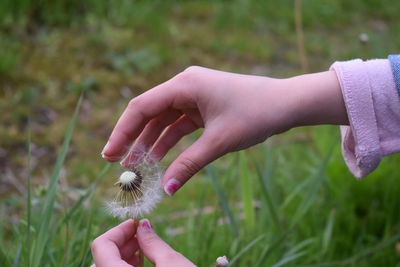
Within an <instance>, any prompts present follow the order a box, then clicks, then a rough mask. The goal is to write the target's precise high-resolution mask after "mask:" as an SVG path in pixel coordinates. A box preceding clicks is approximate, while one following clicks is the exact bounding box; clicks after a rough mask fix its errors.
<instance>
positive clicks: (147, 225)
mask: <svg viewBox="0 0 400 267" xmlns="http://www.w3.org/2000/svg"><path fill="white" fill-rule="evenodd" d="M138 229H140V230H142V231H146V232H148V231H152V230H153V226H152V225H151V222H150V221H149V220H148V219H142V220H140V221H139V228H138Z"/></svg>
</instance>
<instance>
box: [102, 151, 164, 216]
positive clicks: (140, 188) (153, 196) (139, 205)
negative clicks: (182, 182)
mask: <svg viewBox="0 0 400 267" xmlns="http://www.w3.org/2000/svg"><path fill="white" fill-rule="evenodd" d="M135 153H136V154H135V159H134V160H135V161H134V164H129V163H126V161H125V164H124V166H125V167H127V168H128V170H126V171H124V172H123V173H122V174H121V175H120V177H119V179H118V181H117V183H116V184H117V185H119V186H120V189H119V192H118V194H117V196H116V197H115V199H114V200H113V201H110V202H108V203H107V210H108V212H109V213H110V215H112V216H114V217H118V218H120V219H126V218H139V217H143V216H144V215H146V214H148V213H150V212H151V211H152V210H153V209H154V208H155V206H156V205H157V204H158V203H159V202H160V201H161V199H162V196H163V193H162V192H163V191H162V188H161V177H162V174H163V172H164V168H163V167H162V166H161V165H160V163H159V162H158V161H156V160H154V159H153V158H151V157H150V156H149V155H148V154H147V153H142V154H141V155H140V157H139V156H138V153H137V151H135ZM128 157H130V154H129V153H128V155H127V156H126V157H125V159H127V158H128Z"/></svg>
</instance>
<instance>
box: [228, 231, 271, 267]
mask: <svg viewBox="0 0 400 267" xmlns="http://www.w3.org/2000/svg"><path fill="white" fill-rule="evenodd" d="M264 237H265V235H260V236H258V237H257V238H255V239H254V240H252V241H251V242H250V243H248V244H247V245H246V246H245V247H244V248H243V249H242V250H241V251H239V252H238V254H236V255H235V257H233V258H232V260H231V261H230V263H229V266H233V265H234V264H235V263H236V262H237V261H238V260H239V259H240V257H241V256H242V255H243V254H244V253H246V252H247V251H249V250H250V249H251V248H252V247H253V246H254V245H256V244H257V243H258V242H260V241H261V240H262V239H263V238H264Z"/></svg>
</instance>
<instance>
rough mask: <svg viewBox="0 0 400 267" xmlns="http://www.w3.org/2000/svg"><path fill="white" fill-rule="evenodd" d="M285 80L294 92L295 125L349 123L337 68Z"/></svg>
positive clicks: (293, 114) (291, 91) (292, 111)
mask: <svg viewBox="0 0 400 267" xmlns="http://www.w3.org/2000/svg"><path fill="white" fill-rule="evenodd" d="M285 83H286V88H287V90H289V91H290V92H289V94H290V95H291V97H290V101H291V103H290V104H289V106H291V116H293V118H292V127H297V126H305V125H318V124H335V125H347V124H348V123H349V122H348V118H347V111H346V107H345V104H344V100H343V95H342V91H341V88H340V84H339V81H338V79H337V76H336V73H335V71H325V72H320V73H312V74H306V75H301V76H295V77H292V78H288V79H286V80H285Z"/></svg>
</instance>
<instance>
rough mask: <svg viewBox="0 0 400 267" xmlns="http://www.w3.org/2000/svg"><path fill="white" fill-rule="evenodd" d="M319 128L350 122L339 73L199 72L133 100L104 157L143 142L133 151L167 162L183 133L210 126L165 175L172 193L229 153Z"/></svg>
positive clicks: (191, 71) (166, 186) (118, 154)
mask: <svg viewBox="0 0 400 267" xmlns="http://www.w3.org/2000/svg"><path fill="white" fill-rule="evenodd" d="M314 124H348V119H347V114H346V109H345V106H344V102H343V97H342V94H341V90H340V86H339V83H338V80H337V78H336V74H335V72H334V71H327V72H321V73H314V74H308V75H302V76H297V77H293V78H289V79H272V78H268V77H260V76H252V75H241V74H233V73H227V72H222V71H216V70H211V69H206V68H201V67H191V68H189V69H187V70H186V71H184V72H182V73H180V74H178V75H177V76H175V77H174V78H172V79H171V80H169V81H167V82H165V83H163V84H160V85H158V86H156V87H154V88H153V89H151V90H149V91H147V92H145V93H143V94H142V95H140V96H138V97H136V98H134V99H132V100H131V101H130V103H129V105H128V107H127V108H126V110H125V111H124V113H123V114H122V116H121V117H120V119H119V120H118V122H117V124H116V126H115V128H114V130H113V132H112V134H111V136H110V138H109V141H108V143H107V145H106V146H105V148H104V150H103V152H102V155H103V157H104V158H105V159H106V160H109V161H118V160H120V159H121V157H122V155H124V154H125V153H126V150H127V148H129V146H130V144H131V143H132V142H133V140H136V141H135V144H134V145H133V147H132V148H131V152H132V153H131V154H133V155H135V154H136V153H137V151H140V150H141V149H143V147H144V148H146V150H149V153H150V155H151V156H152V157H153V158H157V159H161V158H162V157H164V156H165V154H166V153H167V152H168V151H169V150H170V149H171V148H172V147H173V146H174V145H175V144H176V143H177V142H178V141H179V140H180V139H181V138H182V137H183V136H185V135H187V134H189V133H191V132H193V131H195V130H197V129H198V128H204V131H203V133H202V135H201V137H200V138H199V139H198V140H197V141H196V142H194V143H193V144H192V145H191V146H190V147H188V148H187V149H186V150H185V151H184V152H182V153H181V154H180V155H179V156H178V157H177V158H176V159H175V160H174V161H173V162H172V164H171V165H170V166H169V168H168V169H167V170H166V172H165V174H164V176H163V179H162V184H163V186H164V190H165V191H166V192H167V194H170V195H171V194H173V193H174V192H175V191H176V190H177V189H178V188H179V187H181V186H182V185H183V184H184V183H185V182H186V181H187V180H188V179H189V178H190V177H192V176H193V175H194V174H195V173H196V172H198V171H199V170H200V169H201V168H203V167H204V166H205V165H207V164H208V163H210V162H211V161H213V160H215V159H217V158H219V157H221V156H222V155H224V154H227V153H229V152H232V151H237V150H241V149H245V148H247V147H250V146H252V145H255V144H257V143H260V142H263V141H264V140H265V139H267V138H268V137H270V136H271V135H274V134H278V133H281V132H284V131H287V130H289V129H290V128H293V127H296V126H302V125H314ZM127 158H129V159H130V160H133V159H134V158H135V156H128V157H127ZM122 164H126V162H125V161H123V162H122Z"/></svg>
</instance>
